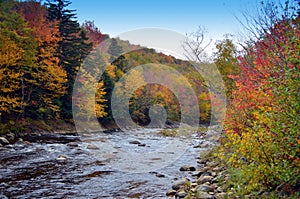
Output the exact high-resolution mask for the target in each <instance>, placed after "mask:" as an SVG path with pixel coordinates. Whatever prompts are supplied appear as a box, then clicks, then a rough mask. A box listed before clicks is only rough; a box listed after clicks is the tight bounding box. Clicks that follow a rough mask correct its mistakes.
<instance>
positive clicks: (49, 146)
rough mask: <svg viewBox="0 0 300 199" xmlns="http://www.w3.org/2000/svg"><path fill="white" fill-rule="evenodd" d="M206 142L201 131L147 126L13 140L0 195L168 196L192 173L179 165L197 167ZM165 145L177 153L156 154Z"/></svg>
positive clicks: (2, 156)
mask: <svg viewBox="0 0 300 199" xmlns="http://www.w3.org/2000/svg"><path fill="white" fill-rule="evenodd" d="M99 135H101V136H99ZM170 143H179V144H186V146H185V148H184V149H185V150H183V151H182V152H183V154H181V153H179V154H177V152H176V150H177V149H174V152H172V150H173V149H172V147H173V145H172V144H170ZM201 143H203V140H201V139H199V137H197V136H196V135H194V136H192V138H191V139H186V138H183V137H165V136H162V135H161V134H159V130H158V129H150V130H149V129H148V130H145V129H144V130H128V131H126V132H114V133H105V134H104V133H101V134H99V133H98V134H90V135H87V136H86V138H84V141H83V142H79V143H75V144H74V143H73V144H57V143H31V144H25V143H17V144H14V145H8V146H6V147H3V148H1V149H0V164H1V165H0V198H112V199H113V198H115V199H119V198H120V199H121V198H122V199H123V198H147V199H148V198H150V199H151V198H153V199H154V198H155V199H157V198H166V195H165V194H166V191H167V190H169V189H171V186H172V183H173V182H174V181H175V180H176V179H180V178H183V177H188V176H190V174H189V173H188V172H182V171H179V168H180V167H181V166H183V165H189V166H195V167H196V165H197V156H198V155H199V151H200V150H202V149H199V148H198V147H196V146H198V145H199V144H201ZM162 146H167V147H168V146H169V147H168V148H169V149H168V151H167V153H168V154H173V156H169V155H168V154H164V153H162V152H159V153H156V152H157V151H159V150H158V149H159V148H162ZM109 147H112V148H113V149H114V150H111V149H109ZM104 148H106V149H109V150H110V153H107V152H108V151H107V150H105V149H104ZM180 149H181V148H180ZM151 150H152V151H154V153H153V154H152V155H151V158H150V159H149V158H148V157H146V156H147V154H149V153H150V151H151ZM124 151H125V152H124ZM131 152H134V153H133V154H139V155H136V156H131V154H132V153H131ZM119 153H121V155H118V154H119ZM145 154H146V155H145ZM155 155H157V157H156V156H155ZM164 157H166V158H165V159H168V158H169V157H172V158H173V160H172V161H169V162H164V161H162V160H163V159H164ZM147 158H148V159H147ZM143 159H147V163H143V164H144V165H146V164H147V165H148V166H147V167H143V164H140V162H141V161H142V160H143ZM129 160H131V161H130V162H131V163H130V165H128V167H124V165H125V164H127V163H128V161H129ZM120 162H121V163H122V162H123V164H121V163H120ZM119 163H120V164H119ZM157 163H158V164H157ZM149 165H152V166H149Z"/></svg>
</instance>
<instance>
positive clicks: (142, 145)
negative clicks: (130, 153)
mask: <svg viewBox="0 0 300 199" xmlns="http://www.w3.org/2000/svg"><path fill="white" fill-rule="evenodd" d="M138 146H141V147H145V146H146V144H138Z"/></svg>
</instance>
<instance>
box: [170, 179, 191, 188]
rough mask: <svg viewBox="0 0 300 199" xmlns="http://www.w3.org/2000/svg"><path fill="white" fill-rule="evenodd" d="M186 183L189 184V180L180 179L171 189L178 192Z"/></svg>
mask: <svg viewBox="0 0 300 199" xmlns="http://www.w3.org/2000/svg"><path fill="white" fill-rule="evenodd" d="M188 182H189V180H188V179H187V178H182V179H180V180H176V181H175V182H174V184H173V185H172V189H174V190H178V189H180V188H181V187H184V186H185V185H186V184H187V183H188Z"/></svg>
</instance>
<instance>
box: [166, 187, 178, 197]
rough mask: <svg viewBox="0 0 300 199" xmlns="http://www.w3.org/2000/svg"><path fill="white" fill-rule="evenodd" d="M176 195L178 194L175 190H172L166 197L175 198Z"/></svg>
mask: <svg viewBox="0 0 300 199" xmlns="http://www.w3.org/2000/svg"><path fill="white" fill-rule="evenodd" d="M176 193H177V192H176V191H175V190H173V189H171V190H169V191H167V193H166V196H168V197H173V196H175V194H176Z"/></svg>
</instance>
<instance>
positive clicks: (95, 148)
mask: <svg viewBox="0 0 300 199" xmlns="http://www.w3.org/2000/svg"><path fill="white" fill-rule="evenodd" d="M87 149H91V150H97V149H99V148H98V147H97V146H95V145H93V144H89V145H88V146H87Z"/></svg>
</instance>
